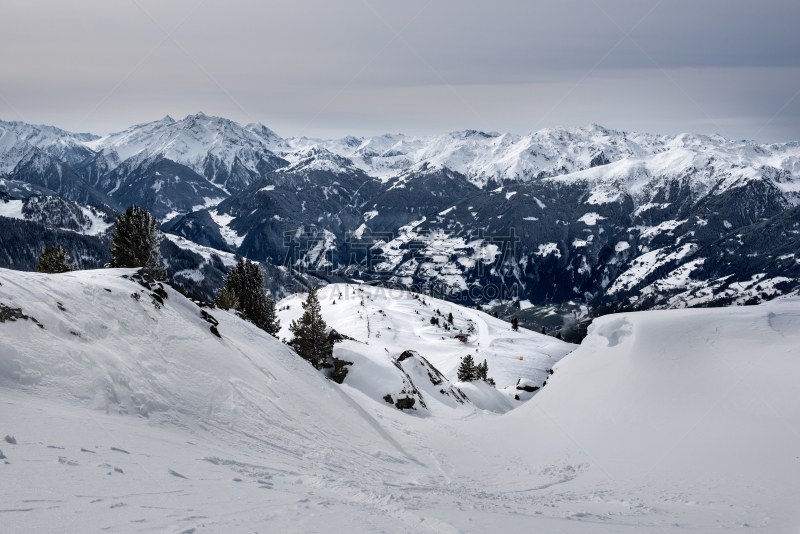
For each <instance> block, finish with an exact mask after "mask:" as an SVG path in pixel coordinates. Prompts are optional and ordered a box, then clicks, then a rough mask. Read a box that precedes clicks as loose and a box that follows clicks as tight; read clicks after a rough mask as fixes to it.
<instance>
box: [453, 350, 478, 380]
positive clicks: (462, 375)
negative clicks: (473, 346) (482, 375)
mask: <svg viewBox="0 0 800 534" xmlns="http://www.w3.org/2000/svg"><path fill="white" fill-rule="evenodd" d="M457 375H458V380H459V382H471V381H472V380H474V379H475V362H474V360H473V359H472V355H471V354H467V355H466V356H464V357H463V358H461V365H459V366H458V373H457Z"/></svg>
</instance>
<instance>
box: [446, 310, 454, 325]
mask: <svg viewBox="0 0 800 534" xmlns="http://www.w3.org/2000/svg"><path fill="white" fill-rule="evenodd" d="M447 322H448V323H450V324H453V312H450V313H448V314H447Z"/></svg>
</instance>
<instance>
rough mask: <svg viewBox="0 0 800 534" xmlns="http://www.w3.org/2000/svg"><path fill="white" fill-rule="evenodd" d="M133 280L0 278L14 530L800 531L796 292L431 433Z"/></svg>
mask: <svg viewBox="0 0 800 534" xmlns="http://www.w3.org/2000/svg"><path fill="white" fill-rule="evenodd" d="M132 273H133V271H130V270H102V271H84V272H78V273H69V274H64V275H41V274H32V273H20V272H14V271H6V270H0V284H2V285H0V303H2V304H3V305H4V306H6V307H11V308H21V311H20V312H14V311H13V310H11V311H10V310H8V309H7V308H3V311H2V319H3V322H0V435H3V436H4V435H8V439H7V441H0V450H2V453H3V456H4V457H5V458H3V459H0V473H2V475H0V476H1V477H2V481H3V483H2V484H0V501H2V503H3V505H2V507H1V508H0V519H2V525H3V529H4V530H6V531H9V532H23V531H24V532H30V531H36V532H66V531H69V532H84V531H94V530H99V529H103V530H107V531H118V532H195V533H197V534H199V533H201V532H235V531H253V532H278V531H279V532H311V531H326V532H352V531H353V530H354V529H355V530H356V531H359V532H409V531H415V532H416V531H423V532H425V531H431V532H490V531H491V532H498V531H502V532H505V531H510V532H532V531H534V532H538V531H542V532H570V533H571V532H576V533H577V532H580V533H588V532H614V531H624V532H666V533H673V532H675V533H677V532H686V531H688V530H691V531H699V532H708V531H711V530H712V529H713V530H714V531H716V530H719V529H728V530H732V529H735V530H739V529H745V528H748V527H749V528H750V529H754V530H755V531H760V532H787V533H788V532H796V531H797V528H798V526H800V512H799V511H798V509H797V506H796V503H797V495H798V494H800V461H798V459H797V457H798V455H799V454H800V452H798V451H800V437H799V436H798V431H797V429H798V428H800V400H798V399H800V395H798V393H800V391H798V385H797V381H796V377H797V376H798V373H800V355H798V352H797V351H798V347H800V300H798V299H778V300H774V301H771V302H769V303H767V304H764V305H760V306H747V307H740V308H717V309H704V310H673V311H657V312H643V313H629V314H617V315H611V316H607V317H603V318H601V319H598V320H596V321H595V324H594V325H593V328H592V330H591V332H590V334H589V336H588V337H587V338H586V340H585V341H584V343H583V344H582V345H581V346H580V348H578V349H577V350H575V351H574V352H572V353H571V354H569V355H567V356H566V357H565V358H563V359H562V360H561V361H560V362H559V363H557V364H556V366H555V374H553V375H551V377H550V378H548V381H547V385H546V386H545V387H544V388H543V389H542V390H541V391H540V392H539V393H538V394H537V395H536V396H535V397H533V399H531V400H530V401H528V402H526V403H523V404H521V406H520V407H519V408H517V409H515V410H513V411H511V412H509V413H507V414H505V415H497V414H493V413H491V412H481V411H473V412H470V413H469V414H464V415H457V416H456V417H436V416H433V417H414V416H409V414H408V413H407V412H406V411H400V410H397V409H396V408H395V407H393V406H389V405H388V404H386V403H379V402H375V401H373V400H372V399H369V398H366V397H364V396H362V395H361V394H360V393H359V392H358V391H356V390H354V389H353V388H351V387H349V386H347V385H346V383H345V385H344V386H338V385H336V384H334V383H332V382H330V381H326V380H324V379H322V378H321V377H320V375H319V374H318V373H317V372H316V371H313V369H311V367H310V366H309V365H308V364H306V363H305V362H303V361H300V360H299V358H298V357H297V356H296V355H294V354H292V353H291V352H290V351H289V350H288V349H286V347H284V346H283V345H281V344H280V343H279V342H277V341H276V340H274V339H271V338H270V337H269V336H266V335H265V334H263V333H262V332H260V331H258V330H256V329H255V328H253V327H252V326H251V325H249V324H248V323H245V322H243V321H241V320H239V319H238V318H236V317H234V316H233V315H231V314H228V313H226V312H220V311H219V310H200V309H199V308H197V307H196V306H195V305H194V304H192V303H190V302H189V301H187V300H186V299H183V297H181V296H180V295H179V294H177V293H175V292H174V291H172V290H171V289H170V288H165V291H166V292H167V295H168V298H167V299H166V300H164V303H163V305H161V306H160V307H156V306H154V304H153V299H152V297H151V296H150V294H151V293H152V291H148V290H145V289H144V288H143V287H142V286H141V285H139V284H137V283H135V282H133V281H132V280H130V279H125V278H122V277H121V276H122V275H123V274H127V275H131V274H132ZM109 290H110V291H109ZM132 293H138V294H139V295H140V298H139V300H136V299H134V298H131V296H130V295H131V294H132ZM367 300H369V299H367ZM156 302H157V301H156ZM359 303H360V301H359ZM365 304H366V303H365ZM333 306H334V305H333V304H332V303H331V304H330V305H329V306H328V305H326V307H325V312H324V313H325V314H326V317H329V315H331V313H330V312H331V309H332V308H333ZM335 306H340V304H339V301H338V300H337V304H336V305H335ZM359 306H360V304H359ZM293 307H294V306H293ZM293 307H292V308H290V311H291V310H292V309H293ZM338 309H339V308H337V310H338ZM202 311H206V312H208V311H210V312H211V314H212V315H213V316H214V318H215V320H217V321H219V325H218V329H219V332H220V334H221V336H222V337H221V338H218V337H216V336H215V335H213V334H212V333H211V331H210V326H211V323H209V322H207V321H206V320H205V319H203V317H202ZM373 311H374V312H375V313H377V311H376V310H373ZM442 311H444V310H442ZM23 314H24V315H26V316H28V317H29V318H27V319H26V318H23V317H22V315H23ZM381 315H382V314H381ZM414 315H416V314H414ZM11 316H16V318H15V320H11ZM387 316H389V317H392V314H390V313H389V311H387ZM373 317H375V316H374V314H373V315H370V325H371V326H370V331H369V335H371V336H372V335H376V334H377V332H374V334H373V330H372V318H373ZM32 318H35V319H36V321H34V320H33V319H32ZM330 319H331V320H333V318H332V317H331V318H330ZM375 319H376V324H377V323H379V322H380V319H379V318H377V317H375ZM420 322H421V321H420ZM39 324H41V327H40V326H39ZM386 326H388V319H387V323H386V324H384V325H383V327H382V328H381V329H380V330H379V331H380V332H381V338H378V340H383V339H384V334H386V335H388V329H387V328H385V327H386ZM358 328H361V327H360V326H359V327H358ZM369 339H370V346H372V342H373V341H378V340H376V339H374V338H373V337H370V338H369ZM481 347H483V343H482V344H481ZM491 369H492V364H491V363H490V370H491Z"/></svg>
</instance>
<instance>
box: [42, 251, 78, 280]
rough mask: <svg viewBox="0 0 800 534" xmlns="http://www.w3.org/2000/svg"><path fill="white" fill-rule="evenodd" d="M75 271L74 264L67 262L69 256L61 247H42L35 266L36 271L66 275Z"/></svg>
mask: <svg viewBox="0 0 800 534" xmlns="http://www.w3.org/2000/svg"><path fill="white" fill-rule="evenodd" d="M75 269H76V267H75V264H74V263H71V262H70V261H69V254H67V251H66V250H64V248H63V247H62V246H61V245H56V246H54V247H44V252H42V254H41V256H39V263H37V264H36V270H37V271H39V272H40V273H46V274H56V273H66V272H69V271H74V270H75Z"/></svg>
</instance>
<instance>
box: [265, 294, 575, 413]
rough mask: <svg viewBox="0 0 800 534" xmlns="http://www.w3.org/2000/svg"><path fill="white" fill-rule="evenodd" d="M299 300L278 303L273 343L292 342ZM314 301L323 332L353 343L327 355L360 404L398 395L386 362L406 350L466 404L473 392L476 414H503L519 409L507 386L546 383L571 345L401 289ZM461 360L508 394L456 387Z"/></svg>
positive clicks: (443, 396)
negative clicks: (343, 371) (480, 367)
mask: <svg viewBox="0 0 800 534" xmlns="http://www.w3.org/2000/svg"><path fill="white" fill-rule="evenodd" d="M305 298H306V295H305V294H304V293H303V294H297V295H292V296H290V297H287V298H285V299H283V300H281V301H280V302H278V304H277V306H278V308H279V310H280V311H279V312H278V318H279V319H280V321H281V331H280V333H279V334H278V337H279V338H286V339H288V340H290V339H292V337H293V335H292V333H291V332H290V331H289V325H290V324H291V322H292V321H294V320H298V319H299V318H300V316H301V315H302V314H303V308H302V306H301V303H302V302H304V301H305ZM319 299H320V304H321V306H322V316H323V318H324V319H325V321H326V322H327V323H328V326H330V327H332V328H334V329H335V330H336V331H337V332H339V333H340V334H343V335H346V336H349V337H351V338H353V339H354V341H347V342H345V343H342V344H336V346H335V348H334V356H336V357H337V358H339V359H342V360H346V361H354V365H353V366H352V368H351V371H350V372H349V373H348V376H347V377H346V378H345V381H344V383H345V384H346V385H351V386H352V387H354V388H356V389H359V390H360V391H363V392H366V394H367V396H368V397H370V398H371V399H373V400H375V401H377V402H381V403H382V402H384V399H383V397H384V396H385V395H387V394H391V395H392V396H393V398H396V396H397V393H398V392H399V389H402V387H403V386H397V387H396V389H398V391H394V390H392V389H391V388H392V387H395V386H396V385H397V384H399V383H400V382H397V381H398V380H400V381H402V376H401V373H400V372H399V371H398V369H397V367H396V366H395V365H394V362H395V361H396V360H398V359H400V358H401V357H402V355H403V353H405V352H406V351H413V352H415V353H416V355H417V356H421V357H422V358H423V359H424V361H426V362H430V364H432V365H433V367H434V368H435V369H437V370H438V371H439V372H441V373H442V374H443V375H444V377H445V379H446V381H447V382H448V383H454V384H455V386H456V387H458V388H462V389H463V391H464V392H466V395H467V396H468V397H470V394H471V392H474V394H473V396H472V397H474V399H473V398H472V397H470V400H471V401H473V402H474V403H475V404H476V405H477V406H478V407H480V408H483V409H488V410H492V411H497V412H506V411H508V410H509V409H512V408H514V407H516V406H518V405H519V401H515V400H514V395H515V394H517V393H519V392H518V391H517V390H515V389H514V387H515V386H516V384H517V382H518V381H519V380H520V379H526V380H530V381H532V382H535V383H538V384H539V385H541V384H542V382H544V380H545V379H546V378H547V376H549V375H548V372H547V370H548V369H550V368H551V367H552V366H553V365H554V364H555V363H556V362H557V361H558V360H560V359H561V358H563V357H564V356H565V355H566V354H568V353H569V352H570V351H572V350H574V349H575V345H571V344H569V343H564V342H563V341H559V340H557V339H555V338H554V337H550V336H545V335H542V334H537V333H535V332H531V331H529V330H524V329H522V330H519V331H516V332H515V331H513V330H512V329H511V325H510V324H509V323H507V322H505V321H501V320H500V319H495V318H494V317H492V316H490V315H488V314H486V313H483V312H480V311H476V310H471V309H468V308H465V307H462V306H458V305H456V304H453V303H451V302H446V301H444V300H439V299H435V298H431V297H428V296H425V295H414V294H412V293H408V292H406V291H401V290H393V289H387V288H383V287H372V286H369V285H351V284H331V285H329V286H325V287H324V288H322V289H320V291H319ZM287 306H288V309H285V308H286V307H287ZM282 308H283V309H282ZM451 313H452V314H453V323H452V326H449V324H448V328H449V329H448V330H446V329H445V328H444V327H445V324H447V318H448V315H449V314H451ZM431 318H437V319H438V321H439V325H432V324H431V323H430V320H431ZM459 333H461V334H464V335H465V336H467V338H466V339H467V341H466V342H462V341H460V340H459V339H457V338H456V336H457V335H459ZM467 354H471V355H472V357H473V358H474V359H475V361H476V363H480V362H482V361H483V360H486V362H487V364H488V365H489V376H490V377H492V378H494V380H495V382H496V383H497V387H498V388H499V389H505V388H509V389H507V390H506V391H503V392H502V393H501V392H500V391H499V389H498V390H496V391H495V392H496V393H498V395H495V394H494V393H492V392H491V391H488V390H487V389H486V388H481V389H476V388H477V387H478V386H475V385H469V384H462V383H457V382H458V378H457V376H456V372H457V370H458V366H459V364H460V363H461V358H462V357H464V356H466V355H467ZM401 361H402V360H401ZM362 367H363V368H369V369H370V371H369V372H366V371H364V372H365V373H366V374H365V375H363V377H362V370H361V369H360V368H362ZM404 367H405V366H404ZM384 376H387V377H389V378H386V380H387V381H390V382H391V381H393V382H394V383H395V385H394V386H393V385H389V384H387V385H386V388H388V389H386V391H383V390H381V389H380V388H379V387H377V386H376V385H375V382H379V381H380V380H383V377H384ZM427 382H429V381H428V380H420V381H419V383H417V382H416V381H414V384H415V385H417V387H421V384H427ZM448 383H446V384H444V385H442V386H441V387H438V388H434V389H435V390H436V393H438V391H439V389H442V388H446V387H447V385H448ZM489 389H491V388H489ZM421 396H422V398H423V399H428V398H430V397H433V399H434V400H437V399H440V400H443V401H446V402H445V404H447V405H448V406H450V407H453V405H452V403H451V402H450V398H449V396H448V395H446V394H433V395H426V394H425V392H423V393H422V395H421ZM424 402H426V403H427V404H430V405H431V406H432V407H431V410H432V413H434V414H436V413H439V411H438V410H437V408H436V407H435V406H436V405H434V404H432V403H430V402H429V401H428V400H425V401H424Z"/></svg>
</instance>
